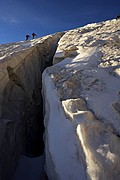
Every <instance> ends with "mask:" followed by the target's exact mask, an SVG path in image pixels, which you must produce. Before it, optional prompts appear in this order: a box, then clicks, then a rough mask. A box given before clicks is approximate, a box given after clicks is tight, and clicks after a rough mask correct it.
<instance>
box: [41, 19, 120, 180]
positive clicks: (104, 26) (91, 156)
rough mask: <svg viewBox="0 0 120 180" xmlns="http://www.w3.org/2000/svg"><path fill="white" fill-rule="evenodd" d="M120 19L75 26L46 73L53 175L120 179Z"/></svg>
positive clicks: (48, 161) (49, 160)
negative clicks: (79, 26)
mask: <svg viewBox="0 0 120 180" xmlns="http://www.w3.org/2000/svg"><path fill="white" fill-rule="evenodd" d="M119 27H120V20H115V19H114V20H109V21H106V22H101V23H93V24H89V25H87V26H84V27H82V28H78V29H74V30H70V31H68V32H66V33H65V35H64V36H63V37H62V38H61V39H60V41H59V46H58V49H57V51H56V54H55V56H54V60H53V62H54V65H53V66H52V67H50V68H47V69H46V70H45V71H44V73H43V94H44V98H45V100H44V101H45V128H46V131H45V144H46V148H45V153H46V171H47V174H48V177H49V178H50V179H60V180H65V179H76V180H77V179H94V180H96V179H106V180H107V179H111V180H112V179H120V167H119V161H120V151H119V149H120V138H119V135H120V30H119Z"/></svg>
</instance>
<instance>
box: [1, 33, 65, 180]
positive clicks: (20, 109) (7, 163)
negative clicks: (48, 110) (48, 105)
mask: <svg viewBox="0 0 120 180" xmlns="http://www.w3.org/2000/svg"><path fill="white" fill-rule="evenodd" d="M62 35H63V33H56V34H54V35H49V36H46V37H43V38H40V39H36V40H33V41H28V42H19V43H12V44H8V45H6V44H5V45H1V46H0V180H8V179H11V177H12V174H13V172H14V170H15V167H16V164H17V161H18V159H19V156H20V155H21V154H27V155H29V156H38V155H41V154H42V153H43V148H44V144H43V141H42V139H43V131H44V129H43V106H42V96H41V86H42V82H41V75H42V72H43V71H44V69H45V68H46V67H48V66H50V65H51V64H52V60H53V56H54V53H55V51H56V48H57V46H58V41H59V39H60V37H61V36H62ZM32 46H33V47H32Z"/></svg>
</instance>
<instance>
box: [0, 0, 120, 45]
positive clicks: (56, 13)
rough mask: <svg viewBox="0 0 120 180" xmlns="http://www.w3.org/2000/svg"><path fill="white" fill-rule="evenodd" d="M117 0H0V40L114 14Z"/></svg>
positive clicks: (118, 7)
mask: <svg viewBox="0 0 120 180" xmlns="http://www.w3.org/2000/svg"><path fill="white" fill-rule="evenodd" d="M119 14H120V0H69V1H68V0H59V1H58V0H29V1H28V0H0V44H3V43H9V42H17V41H21V40H25V35H26V34H29V35H31V34H32V32H35V33H36V34H37V35H38V37H41V36H44V35H47V34H52V33H55V32H59V31H64V30H68V29H74V28H77V27H81V26H83V25H86V24H88V23H92V22H100V21H104V20H109V19H113V18H115V17H116V16H117V15H119Z"/></svg>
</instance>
